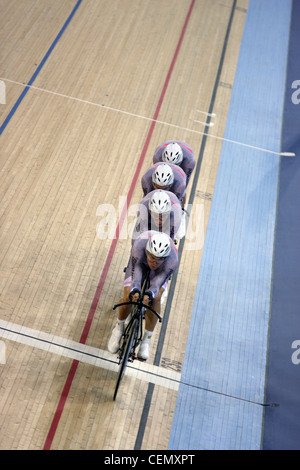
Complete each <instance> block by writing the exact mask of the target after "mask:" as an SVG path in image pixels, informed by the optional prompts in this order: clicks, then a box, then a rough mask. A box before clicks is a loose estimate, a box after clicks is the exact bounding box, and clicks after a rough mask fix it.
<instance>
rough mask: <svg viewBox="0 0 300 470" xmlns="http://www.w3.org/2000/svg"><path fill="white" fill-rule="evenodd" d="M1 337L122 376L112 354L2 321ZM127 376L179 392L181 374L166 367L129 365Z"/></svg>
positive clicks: (139, 364) (145, 364)
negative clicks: (118, 373)
mask: <svg viewBox="0 0 300 470" xmlns="http://www.w3.org/2000/svg"><path fill="white" fill-rule="evenodd" d="M0 337H1V338H2V339H3V340H4V342H5V340H7V341H13V342H16V343H21V344H25V345H27V346H30V347H32V348H36V349H40V350H42V351H46V352H48V353H51V354H56V355H59V356H63V357H67V358H69V359H73V360H76V361H78V362H82V363H85V364H90V365H92V366H95V367H99V368H102V369H106V370H109V371H112V372H118V370H119V364H118V362H117V359H116V358H117V356H116V355H115V354H110V353H109V352H108V351H105V350H103V349H98V348H95V347H93V346H88V345H86V344H83V343H79V342H76V341H72V340H68V339H66V338H63V337H60V336H55V335H52V334H49V333H44V332H43V331H39V330H35V329H32V328H27V327H25V326H22V325H18V324H16V323H11V322H7V321H4V320H0ZM126 375H128V376H130V377H134V378H136V379H138V380H143V381H146V382H148V383H149V382H150V383H153V384H155V385H160V386H162V387H166V388H169V389H172V390H176V391H177V390H178V388H179V384H180V380H181V374H180V373H179V372H174V371H172V370H168V369H165V368H163V367H159V366H154V365H152V364H149V363H148V364H147V363H145V362H140V361H138V360H136V361H134V362H133V363H128V365H127V368H126Z"/></svg>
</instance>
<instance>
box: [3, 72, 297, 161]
mask: <svg viewBox="0 0 300 470" xmlns="http://www.w3.org/2000/svg"><path fill="white" fill-rule="evenodd" d="M0 80H2V81H4V82H8V83H13V84H15V85H20V86H23V87H24V86H25V89H26V88H32V89H33V90H37V91H41V92H43V93H49V94H51V95H55V96H60V97H62V98H66V99H70V100H73V101H78V102H80V103H83V104H88V105H90V106H97V107H99V108H102V109H105V110H108V111H114V112H116V113H121V114H125V115H127V116H131V117H136V118H138V119H144V120H146V121H151V122H152V123H153V122H155V123H157V124H161V125H163V126H168V127H173V128H175V129H180V130H182V131H186V132H190V133H192V134H199V135H205V136H207V137H211V138H212V139H217V140H221V141H223V142H228V143H231V144H234V145H240V146H242V147H247V148H251V149H253V150H257V151H259V152H266V153H270V154H273V155H277V156H282V157H295V156H296V155H295V154H294V153H292V152H275V151H274V150H269V149H265V148H263V147H257V146H255V145H251V144H247V143H244V142H239V141H237V140H233V139H226V138H225V137H220V136H218V135H214V134H210V133H207V132H203V131H199V130H195V129H191V128H189V127H184V126H179V125H176V124H171V123H169V122H165V121H160V120H158V119H155V118H149V117H147V116H142V115H140V114H134V113H130V112H129V111H124V110H122V109H118V108H112V107H110V106H105V105H104V104H100V103H95V102H93V101H88V100H84V99H81V98H76V97H74V96H69V95H64V94H63V93H57V92H55V91H51V90H47V89H45V88H39V87H36V86H33V85H24V83H21V82H17V81H14V80H9V79H8V78H3V77H0ZM197 112H199V113H203V114H206V115H207V116H216V114H215V113H207V112H206V111H200V110H197ZM195 122H201V121H196V120H195ZM201 123H202V124H204V125H205V126H212V125H213V124H207V123H203V122H201Z"/></svg>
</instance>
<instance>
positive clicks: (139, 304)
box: [113, 301, 162, 323]
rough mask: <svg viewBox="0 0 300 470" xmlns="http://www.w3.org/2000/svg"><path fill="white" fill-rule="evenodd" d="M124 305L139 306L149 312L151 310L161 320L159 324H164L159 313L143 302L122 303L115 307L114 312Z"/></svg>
mask: <svg viewBox="0 0 300 470" xmlns="http://www.w3.org/2000/svg"><path fill="white" fill-rule="evenodd" d="M122 305H137V306H138V307H144V308H146V309H148V310H151V312H153V313H154V314H155V315H156V316H157V318H158V320H159V323H161V322H162V317H161V316H160V315H159V313H157V312H156V311H155V310H153V308H151V307H149V305H146V304H144V303H143V302H141V301H139V302H132V301H129V302H122V303H121V304H116V305H114V306H113V310H115V309H116V308H117V307H121V306H122Z"/></svg>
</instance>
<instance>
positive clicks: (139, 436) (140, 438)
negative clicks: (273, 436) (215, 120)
mask: <svg viewBox="0 0 300 470" xmlns="http://www.w3.org/2000/svg"><path fill="white" fill-rule="evenodd" d="M236 3H237V0H234V1H233V4H232V8H231V14H230V17H229V22H228V26H227V31H226V35H225V38H224V43H223V49H222V53H221V57H220V62H219V67H218V70H217V74H216V79H215V83H214V88H213V92H212V96H211V100H210V105H209V110H208V113H209V114H211V113H212V112H213V108H214V105H215V100H216V96H217V91H218V87H219V81H220V77H221V73H222V69H223V65H224V60H225V55H226V50H227V46H228V39H229V35H230V31H231V27H232V22H233V17H234V11H235V9H236ZM210 121H211V117H210V116H207V118H206V124H209V123H210ZM206 141H207V135H206V134H205V135H203V138H202V142H201V148H200V152H199V156H198V160H197V165H196V168H195V175H194V179H193V185H192V189H191V192H190V197H189V202H188V204H193V202H194V198H195V192H196V186H197V183H198V179H199V174H200V171H201V166H202V160H203V155H204V150H205V147H206ZM184 241H185V238H183V239H182V240H181V241H180V244H179V248H178V259H179V265H180V261H181V256H182V252H183V248H184ZM179 265H178V267H179ZM177 276H178V268H177V270H176V272H175V273H174V274H173V276H172V279H171V283H170V290H169V294H168V298H167V303H166V307H165V310H164V318H163V322H162V327H161V330H160V335H159V339H158V344H157V349H156V354H155V358H154V365H159V362H160V359H161V353H162V347H163V343H164V339H165V335H166V330H167V326H168V321H169V316H170V310H171V305H172V301H173V296H174V291H175V287H176V281H177ZM153 392H154V384H149V386H148V391H147V395H146V398H145V402H144V408H143V411H142V415H141V420H140V425H139V429H138V432H137V437H136V441H135V446H134V450H140V449H141V446H142V442H143V438H144V432H145V428H146V424H147V419H148V414H149V410H150V406H151V401H152V396H153Z"/></svg>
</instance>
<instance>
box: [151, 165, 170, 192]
mask: <svg viewBox="0 0 300 470" xmlns="http://www.w3.org/2000/svg"><path fill="white" fill-rule="evenodd" d="M152 181H153V183H154V184H157V185H158V186H162V187H164V186H171V184H173V182H174V173H173V170H172V168H171V167H170V166H169V165H167V164H166V163H162V164H161V165H158V166H157V168H155V170H154V171H153V174H152Z"/></svg>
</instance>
